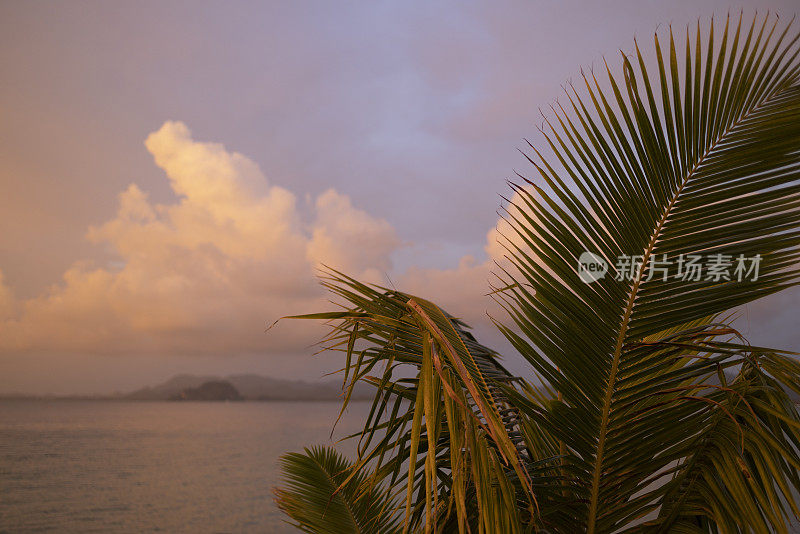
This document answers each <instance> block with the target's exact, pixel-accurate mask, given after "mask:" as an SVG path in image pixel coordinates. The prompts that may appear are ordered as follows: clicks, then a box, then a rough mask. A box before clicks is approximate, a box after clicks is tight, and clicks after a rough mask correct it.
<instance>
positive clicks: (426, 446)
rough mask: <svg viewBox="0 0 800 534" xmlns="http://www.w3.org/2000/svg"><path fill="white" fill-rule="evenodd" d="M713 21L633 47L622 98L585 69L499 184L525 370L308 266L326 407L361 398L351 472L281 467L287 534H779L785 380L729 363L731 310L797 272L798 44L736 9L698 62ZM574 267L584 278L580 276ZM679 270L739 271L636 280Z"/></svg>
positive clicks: (794, 419) (432, 310)
mask: <svg viewBox="0 0 800 534" xmlns="http://www.w3.org/2000/svg"><path fill="white" fill-rule="evenodd" d="M713 26H714V25H713V22H712V24H711V27H710V29H709V30H708V36H707V39H705V38H702V37H701V29H700V25H699V24H698V27H697V29H696V32H693V33H694V36H693V39H692V36H690V32H689V30H688V29H687V32H686V33H687V35H686V44H685V52H684V53H683V54H682V55H679V53H678V47H677V46H676V44H675V40H674V36H673V32H672V29H670V30H669V44H668V46H666V48H665V52H666V53H663V52H662V44H661V41H660V40H659V37H658V34H656V38H655V56H656V58H657V64H656V65H655V66H650V67H649V68H650V70H649V71H648V66H647V62H646V61H645V60H644V59H643V56H642V54H641V53H640V51H639V48H638V45H637V46H636V49H635V54H634V55H633V56H632V57H628V56H625V55H624V54H623V57H622V69H623V76H624V83H620V82H619V80H618V79H617V78H618V77H617V76H615V75H614V74H613V73H612V71H611V70H610V69H609V68H608V67H607V66H606V75H607V82H603V83H606V85H604V86H601V83H600V82H599V81H598V80H597V79H596V77H595V74H594V73H590V74H588V75H584V76H583V81H584V82H585V93H584V95H583V96H581V95H580V94H579V92H578V91H577V90H575V89H574V88H571V89H570V90H568V92H567V94H566V101H567V102H568V104H566V106H562V105H561V104H557V105H556V106H554V107H552V109H551V111H552V113H551V114H550V115H549V116H546V117H545V127H544V128H543V129H542V130H541V133H542V136H543V139H544V143H545V146H546V147H547V148H548V155H547V156H546V157H545V155H544V153H543V152H544V151H541V150H540V149H537V148H536V147H534V146H533V145H530V150H531V153H530V154H529V155H528V156H527V157H528V160H529V161H530V163H531V165H532V166H533V169H534V170H535V172H536V178H535V179H528V178H523V177H522V176H520V184H517V185H513V188H514V192H515V196H514V198H513V202H512V203H511V204H510V205H509V206H508V210H507V220H508V222H509V223H510V224H511V226H512V227H513V233H512V234H511V235H509V236H507V237H508V239H507V240H506V241H504V242H505V245H506V247H507V258H508V260H509V264H508V267H506V268H503V267H498V273H497V274H498V276H499V278H500V279H501V283H498V284H497V286H496V287H495V288H493V291H492V294H493V296H494V298H495V299H496V300H497V301H498V302H499V303H500V304H501V305H502V306H503V307H504V309H505V311H506V312H507V313H508V317H509V318H510V320H507V321H506V323H501V322H500V321H495V324H496V325H497V327H498V328H499V329H500V330H501V331H502V332H503V334H505V336H506V337H507V338H508V339H509V340H510V341H511V343H512V344H513V346H514V348H515V349H516V350H517V351H518V352H519V354H521V355H522V357H523V358H524V359H525V360H526V361H527V362H528V363H529V364H530V367H531V373H530V376H526V377H515V376H512V375H511V374H510V373H509V372H508V371H507V370H506V369H505V368H504V367H503V366H502V365H501V363H500V359H499V356H498V354H496V353H495V352H494V351H492V350H490V349H488V348H486V347H485V346H483V345H481V344H480V343H478V342H477V341H476V339H475V338H474V337H473V336H472V335H471V334H470V333H469V332H468V330H467V327H466V325H465V324H464V323H463V322H462V321H461V320H459V319H458V318H455V317H453V316H450V315H448V314H447V313H446V312H444V311H443V310H442V309H441V308H439V307H438V306H436V305H435V304H433V303H432V302H429V301H427V300H425V299H422V298H419V297H416V296H412V295H408V294H405V293H402V292H400V291H396V290H394V289H386V288H381V287H376V286H371V285H366V284H362V283H360V282H358V281H356V280H354V279H352V278H349V277H347V276H345V275H344V274H342V273H339V272H336V271H329V272H328V273H327V275H326V276H325V277H324V279H323V283H324V284H325V285H326V286H327V287H328V288H329V289H330V290H331V291H332V292H333V293H335V294H337V295H338V296H339V297H341V298H343V299H344V301H345V304H344V305H343V308H342V309H341V310H339V311H334V312H330V313H320V314H314V315H310V316H304V317H306V318H312V319H325V320H328V321H330V322H331V325H332V333H331V335H330V336H329V337H328V338H327V339H326V346H328V347H329V348H331V349H334V350H338V351H341V352H343V353H344V354H345V365H344V368H343V373H344V383H345V391H346V394H345V400H344V406H347V403H348V400H349V396H350V393H351V392H352V391H353V387H354V385H355V384H356V383H357V382H359V381H361V382H367V383H369V384H372V385H373V386H375V389H376V393H375V398H374V401H373V403H372V407H371V411H370V413H369V417H368V419H367V421H366V422H365V425H364V428H363V431H362V432H360V433H359V434H357V435H356V436H354V439H356V438H357V440H358V458H357V459H356V460H355V462H354V463H352V464H345V463H344V462H343V461H342V460H340V459H339V458H338V457H336V456H334V455H333V454H332V453H325V452H322V451H319V450H317V451H315V452H309V453H307V454H306V455H290V456H288V457H286V460H285V466H284V469H285V476H286V477H287V478H288V480H287V483H286V484H287V485H286V487H285V488H284V489H282V490H280V491H279V493H278V499H277V502H278V504H279V506H280V507H281V508H282V509H283V510H284V511H285V512H286V513H287V514H288V515H289V516H290V517H291V519H292V520H293V521H294V523H295V524H296V525H298V526H300V527H301V528H303V529H304V530H306V531H308V532H325V531H337V532H351V531H352V532H391V531H424V532H456V531H457V532H459V533H464V532H474V533H483V532H486V533H494V532H554V533H555V532H563V533H568V534H574V533H576V532H589V533H599V532H603V533H606V532H608V533H610V532H630V531H637V532H678V533H683V532H685V533H699V532H758V533H762V532H763V533H767V532H787V531H788V528H789V526H788V525H789V523H790V522H791V521H792V520H793V518H797V517H798V515H800V511H799V510H798V503H797V495H798V491H800V454H798V451H800V417H799V416H798V412H797V410H796V407H795V405H794V403H793V402H792V400H791V399H790V397H789V395H788V394H787V392H794V393H800V363H798V361H797V360H796V359H794V358H793V355H792V354H791V353H787V352H785V351H779V350H773V349H768V348H762V347H754V346H750V345H749V344H748V343H746V342H745V340H743V339H742V337H741V336H740V335H739V334H738V333H737V332H736V330H734V328H733V327H732V326H731V325H730V317H731V315H730V314H731V311H732V310H733V309H734V308H736V307H738V306H741V305H743V304H746V303H748V302H752V301H754V300H756V299H759V298H762V297H764V296H767V295H769V294H772V293H775V292H777V291H780V290H782V289H784V288H787V287H790V286H792V285H795V284H797V281H798V276H799V275H800V268H798V257H799V256H800V66H799V65H798V61H797V56H798V46H797V44H798V37H800V35H798V34H794V33H791V32H790V27H791V23H790V24H789V25H788V26H786V27H785V28H784V27H779V26H780V25H779V24H778V20H777V19H775V18H773V17H769V16H766V17H764V18H763V19H759V18H758V17H756V18H754V19H753V22H752V23H751V24H750V25H749V27H748V25H745V27H744V28H743V27H742V19H741V16H740V17H739V21H738V23H735V26H736V27H735V29H734V28H733V27H732V26H731V27H729V23H728V22H726V24H725V27H724V31H723V32H722V37H721V43H720V44H718V45H717V44H716V41H715V39H716V38H717V35H716V34H715V29H714V27H713ZM692 41H694V44H692ZM565 107H566V109H565ZM523 181H524V182H523ZM585 251H588V252H591V253H593V254H594V258H595V259H596V260H598V261H599V262H600V263H601V264H602V262H605V264H606V265H607V266H610V267H609V268H610V271H609V273H608V274H607V275H606V276H605V277H602V278H601V279H599V280H597V281H594V282H591V283H586V282H585V281H584V279H582V278H581V276H580V273H579V272H578V269H577V266H578V263H579V260H580V259H581V255H582V254H583V253H584V252H585ZM693 255H700V256H701V257H703V258H705V259H709V260H712V261H715V262H716V263H717V264H718V265H725V264H728V262H730V263H729V264H730V265H733V264H735V263H736V261H737V259H740V258H756V257H759V258H760V260H761V262H760V264H759V271H758V273H757V276H755V273H754V272H752V270H751V272H750V273H749V274H750V276H749V277H745V278H744V279H741V280H740V279H739V278H742V277H741V272H740V273H739V275H740V276H738V277H736V276H733V275H730V274H729V276H728V277H726V276H711V275H710V274H711V273H710V272H708V271H707V272H706V273H703V274H702V276H700V277H697V278H696V279H695V277H693V276H689V277H686V276H685V275H684V276H677V275H676V274H675V273H674V272H670V273H669V276H666V275H664V276H662V272H661V270H659V269H658V268H657V267H658V265H659V263H658V261H664V260H667V261H669V260H670V259H672V260H675V259H676V258H681V261H683V260H684V259H686V258H689V257H690V256H693ZM756 255H758V256H756ZM618 258H628V259H629V260H630V261H629V262H627V263H626V262H620V261H618ZM601 260H602V261H601ZM751 267H752V266H751ZM717 270H719V269H717ZM707 274H709V275H707ZM726 371H727V372H726ZM344 406H343V409H344ZM312 461H313V463H314V465H313V466H312V465H310V464H311V463H312ZM345 509H348V510H350V511H351V512H350V513H345V512H344V511H343V510H345ZM373 510H374V516H370V517H373V519H374V520H373V522H372V523H369V522H368V521H367V520H366V519H365V518H366V517H367V515H368V514H372V513H373V512H372V511H373ZM354 525H355V526H354Z"/></svg>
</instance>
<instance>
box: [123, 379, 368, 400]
mask: <svg viewBox="0 0 800 534" xmlns="http://www.w3.org/2000/svg"><path fill="white" fill-rule="evenodd" d="M221 381H224V382H228V383H230V384H231V385H232V386H233V387H234V388H235V389H236V391H238V392H239V394H240V395H241V396H242V398H244V399H247V400H340V399H341V392H342V390H341V385H342V383H341V382H340V381H335V382H334V381H325V382H316V383H314V382H304V381H302V380H281V379H278V378H270V377H266V376H259V375H250V374H243V375H231V376H227V377H218V376H196V375H177V376H173V377H172V378H170V379H169V380H167V381H166V382H164V383H163V384H159V385H156V386H152V387H145V388H142V389H138V390H136V391H133V392H131V393H128V394H127V395H123V398H125V399H130V400H169V399H170V398H173V397H177V396H180V395H181V393H182V392H184V391H186V390H189V389H197V388H200V386H202V385H203V384H205V383H207V382H221ZM372 391H373V390H372V388H371V387H369V386H367V385H364V384H359V385H358V386H357V387H356V389H355V391H354V392H353V396H352V399H353V400H364V399H371V398H372Z"/></svg>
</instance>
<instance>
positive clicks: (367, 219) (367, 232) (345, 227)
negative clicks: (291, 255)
mask: <svg viewBox="0 0 800 534" xmlns="http://www.w3.org/2000/svg"><path fill="white" fill-rule="evenodd" d="M315 208H316V220H315V221H314V225H313V229H312V234H311V240H310V241H309V242H308V246H307V255H308V259H309V260H310V261H311V262H312V263H314V264H317V265H319V264H324V265H328V266H330V267H333V268H336V269H339V270H341V271H345V272H348V273H364V274H366V275H367V277H368V278H371V279H372V278H375V277H376V275H377V273H376V271H384V272H385V271H388V270H389V269H390V268H391V263H390V256H391V253H392V252H393V251H394V250H395V249H396V248H398V247H399V246H400V244H401V243H400V240H399V239H398V237H397V234H396V232H395V230H394V228H393V227H392V226H391V225H390V224H389V223H388V222H386V221H384V220H382V219H378V218H376V217H372V216H371V215H369V214H368V213H367V212H365V211H362V210H359V209H356V208H354V207H353V206H352V204H351V202H350V199H349V198H348V197H347V196H346V195H342V194H340V193H337V192H336V190H334V189H328V190H327V191H325V192H324V193H323V194H321V195H320V196H319V197H318V198H317V201H316V204H315ZM378 279H380V277H379V276H378Z"/></svg>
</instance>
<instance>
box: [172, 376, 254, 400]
mask: <svg viewBox="0 0 800 534" xmlns="http://www.w3.org/2000/svg"><path fill="white" fill-rule="evenodd" d="M169 400H173V401H240V400H244V399H243V398H242V396H241V395H240V394H239V392H238V391H237V390H236V388H235V387H233V385H231V383H230V382H227V381H225V380H212V381H210V382H203V383H202V384H200V386H199V387H196V388H186V389H184V390H183V391H181V392H180V393H178V394H177V395H173V396H171V397H170V398H169Z"/></svg>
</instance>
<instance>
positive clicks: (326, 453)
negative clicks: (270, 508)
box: [275, 447, 400, 534]
mask: <svg viewBox="0 0 800 534" xmlns="http://www.w3.org/2000/svg"><path fill="white" fill-rule="evenodd" d="M280 462H281V464H282V468H283V473H284V478H285V487H284V488H283V489H279V490H276V492H275V493H276V502H277V504H278V507H279V508H280V509H281V510H283V511H284V512H285V513H286V514H288V515H289V517H291V518H292V519H293V520H294V525H295V526H296V527H298V528H300V529H301V530H303V531H304V532H321V533H322V532H327V533H330V534H339V533H350V532H354V533H356V532H357V533H363V534H367V533H376V534H377V533H381V534H382V533H384V532H386V533H391V532H399V531H400V529H399V528H398V523H399V515H398V514H397V508H398V507H397V505H396V504H395V503H394V502H393V501H392V500H391V499H390V498H388V497H387V496H386V494H385V492H383V491H381V489H380V488H379V487H376V486H373V485H370V484H369V482H368V478H369V477H368V474H366V473H359V474H358V476H355V477H352V478H350V479H349V481H348V482H347V483H345V484H342V483H343V482H344V481H345V479H347V478H348V475H349V474H350V473H351V472H352V470H353V465H352V464H351V463H350V462H348V461H347V460H345V459H344V458H343V457H342V456H341V455H339V453H337V452H336V451H335V450H333V449H328V448H324V447H313V448H311V449H306V450H305V454H301V453H289V454H286V455H284V456H283V457H281V460H280Z"/></svg>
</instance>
